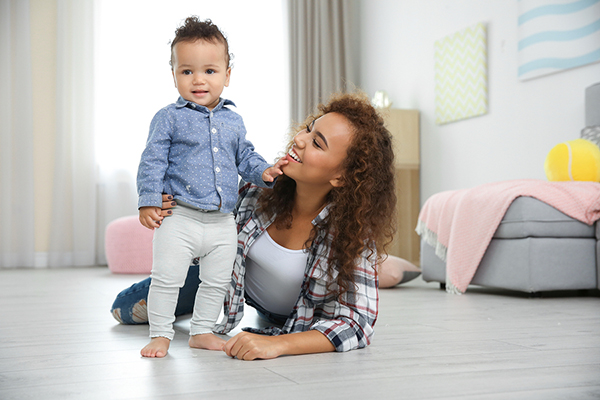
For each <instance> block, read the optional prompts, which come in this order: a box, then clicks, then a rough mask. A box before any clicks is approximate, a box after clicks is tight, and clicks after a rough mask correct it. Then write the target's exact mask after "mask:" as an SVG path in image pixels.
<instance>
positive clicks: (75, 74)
mask: <svg viewBox="0 0 600 400" xmlns="http://www.w3.org/2000/svg"><path fill="white" fill-rule="evenodd" d="M93 22H94V2H93V1H91V0H85V1H81V0H58V2H57V29H58V35H57V36H58V37H57V76H56V80H57V82H56V83H57V84H56V87H57V98H56V110H57V116H56V121H57V122H56V123H57V127H56V128H57V129H56V149H55V156H56V157H55V159H56V165H55V174H54V186H53V197H52V203H53V210H55V212H53V214H52V217H53V219H52V231H51V239H50V249H49V251H48V266H50V267H62V266H86V265H95V264H97V263H98V257H97V251H96V238H97V232H96V220H97V215H96V214H97V211H96V162H95V153H94V134H93V125H94V113H93V110H94V104H93V92H94V87H93V84H94V79H93V72H94V68H93V63H94V57H93V54H94V53H93V44H94V40H93V37H94V23H93Z"/></svg>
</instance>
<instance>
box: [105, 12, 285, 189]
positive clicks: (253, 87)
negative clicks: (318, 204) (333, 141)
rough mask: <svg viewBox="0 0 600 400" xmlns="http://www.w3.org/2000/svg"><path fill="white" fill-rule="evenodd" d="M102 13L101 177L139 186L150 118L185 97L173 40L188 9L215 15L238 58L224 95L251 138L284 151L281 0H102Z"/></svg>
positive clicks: (269, 153)
mask: <svg viewBox="0 0 600 400" xmlns="http://www.w3.org/2000/svg"><path fill="white" fill-rule="evenodd" d="M96 11H97V12H96V15H97V20H96V22H97V23H96V26H97V28H98V29H97V34H96V47H95V65H96V70H95V104H96V110H95V134H96V149H97V161H98V165H99V168H100V170H101V171H104V173H102V172H101V175H102V176H110V177H111V178H110V179H113V180H114V179H118V180H124V181H128V182H131V185H133V186H132V187H134V185H135V175H136V173H137V167H138V163H139V160H140V155H141V152H142V150H143V149H144V145H145V142H146V138H147V136H148V127H149V125H150V121H151V119H152V117H153V116H154V114H155V113H156V112H157V111H158V110H159V109H161V108H162V107H164V106H166V105H167V104H170V103H173V102H175V101H176V100H177V97H178V96H179V94H178V92H177V90H176V88H175V87H174V84H173V78H172V75H171V68H170V66H169V59H170V41H171V40H172V39H173V36H174V32H175V29H176V28H177V27H178V26H179V25H180V24H181V23H182V22H183V21H184V20H185V18H186V17H188V16H190V15H197V16H198V17H199V18H200V19H203V20H204V19H211V20H212V21H213V22H214V23H215V24H216V25H218V26H219V28H220V29H221V30H222V31H223V32H224V33H225V35H226V36H227V39H228V41H229V47H230V52H232V53H233V55H234V58H233V60H232V63H233V68H232V72H231V81H230V85H229V87H227V88H225V90H224V92H223V94H222V97H224V98H228V99H231V100H233V101H234V102H235V103H236V105H237V109H236V111H237V112H238V113H239V114H240V115H241V116H242V117H243V118H244V122H245V124H246V128H247V131H248V134H247V138H248V139H250V140H251V141H252V142H253V143H254V146H255V147H256V150H257V151H258V152H259V153H260V154H261V155H262V156H263V157H264V158H265V159H266V160H267V161H268V162H273V161H274V160H275V158H276V157H277V155H278V154H279V153H280V152H281V151H282V150H283V147H284V144H285V143H286V140H285V137H286V133H287V132H288V131H289V125H290V124H289V111H288V108H289V107H288V104H289V102H288V96H289V91H288V86H289V84H288V72H287V71H288V65H287V58H288V57H287V47H286V46H287V34H286V33H285V32H286V18H285V16H284V10H283V1H274V0H254V1H245V0H229V1H226V2H225V1H214V0H213V1H205V0H194V1H183V0H179V1H172V2H171V1H169V2H167V1H158V0H144V1H140V0H127V1H123V0H97V3H96ZM106 171H109V173H108V174H106ZM113 183H114V182H113ZM121 183H125V182H121ZM128 186H129V185H128Z"/></svg>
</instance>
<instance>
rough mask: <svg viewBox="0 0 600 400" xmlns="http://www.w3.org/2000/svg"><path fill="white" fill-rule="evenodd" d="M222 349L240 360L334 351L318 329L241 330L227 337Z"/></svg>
mask: <svg viewBox="0 0 600 400" xmlns="http://www.w3.org/2000/svg"><path fill="white" fill-rule="evenodd" d="M223 351H224V352H225V353H226V354H227V355H228V356H230V357H236V358H238V359H240V360H246V361H249V360H255V359H270V358H276V357H279V356H283V355H299V354H312V353H327V352H331V351H335V347H334V346H333V344H331V342H330V341H329V339H328V338H327V337H326V336H325V335H323V334H322V333H321V332H319V331H315V330H311V331H306V332H298V333H290V334H287V335H279V336H263V335H257V334H254V333H248V332H242V333H238V334H237V335H235V336H234V337H233V338H231V339H229V340H228V341H227V343H225V347H223Z"/></svg>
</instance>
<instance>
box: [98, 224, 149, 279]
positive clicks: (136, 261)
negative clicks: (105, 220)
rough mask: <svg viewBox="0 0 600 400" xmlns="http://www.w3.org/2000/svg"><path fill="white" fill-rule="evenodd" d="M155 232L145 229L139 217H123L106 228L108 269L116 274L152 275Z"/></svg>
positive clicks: (105, 241) (105, 240)
mask: <svg viewBox="0 0 600 400" xmlns="http://www.w3.org/2000/svg"><path fill="white" fill-rule="evenodd" d="M153 236H154V231H151V230H150V229H148V228H144V227H143V226H142V224H141V223H140V221H139V219H138V216H137V215H132V216H130V217H122V218H118V219H116V220H114V221H112V222H111V223H110V224H108V226H107V227H106V235H105V239H104V244H105V251H106V261H107V263H108V268H109V269H110V270H111V272H113V273H115V274H150V271H151V270H152V238H153Z"/></svg>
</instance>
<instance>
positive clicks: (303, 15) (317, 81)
mask: <svg viewBox="0 0 600 400" xmlns="http://www.w3.org/2000/svg"><path fill="white" fill-rule="evenodd" d="M356 7H357V2H356V1H355V0H288V19H289V29H290V63H291V69H290V78H291V82H290V83H291V86H290V92H291V93H290V95H291V98H290V101H291V105H290V106H291V109H290V113H291V117H292V120H294V121H296V122H301V121H303V120H304V118H306V115H307V114H308V113H309V112H312V110H313V109H314V107H315V106H316V105H317V104H319V103H320V102H324V101H327V98H328V97H329V96H330V95H331V94H332V93H335V92H341V91H345V90H347V89H351V87H352V85H353V82H355V80H354V79H355V70H354V68H353V65H354V64H355V60H354V59H353V57H354V55H355V53H356V46H357V40H353V36H352V33H353V30H355V26H353V18H354V17H355V15H354V13H355V9H356Z"/></svg>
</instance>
